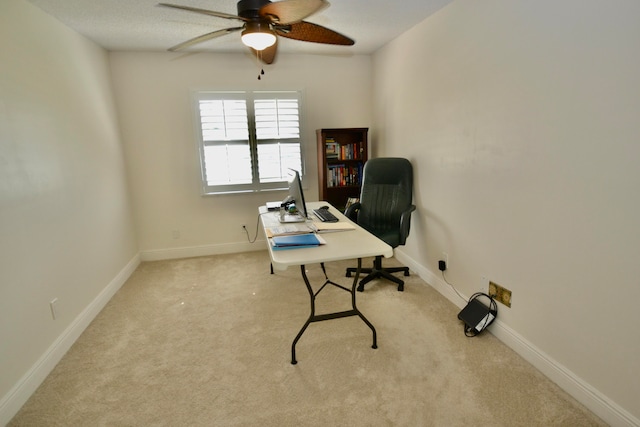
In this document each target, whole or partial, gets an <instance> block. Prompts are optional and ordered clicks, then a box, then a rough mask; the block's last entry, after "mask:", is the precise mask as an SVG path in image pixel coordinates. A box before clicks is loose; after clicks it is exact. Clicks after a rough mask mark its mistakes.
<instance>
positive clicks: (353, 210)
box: [344, 202, 360, 222]
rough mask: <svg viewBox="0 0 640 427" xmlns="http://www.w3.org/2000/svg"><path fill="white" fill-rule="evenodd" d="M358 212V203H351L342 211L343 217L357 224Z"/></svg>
mask: <svg viewBox="0 0 640 427" xmlns="http://www.w3.org/2000/svg"><path fill="white" fill-rule="evenodd" d="M359 210H360V202H356V203H353V204H351V205H350V206H349V207H348V208H347V209H346V210H345V211H344V216H346V217H347V218H349V219H350V220H351V221H353V222H358V211H359Z"/></svg>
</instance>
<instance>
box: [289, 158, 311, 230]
mask: <svg viewBox="0 0 640 427" xmlns="http://www.w3.org/2000/svg"><path fill="white" fill-rule="evenodd" d="M288 182H289V194H288V195H287V198H286V199H285V200H284V201H283V205H285V209H287V208H288V206H289V205H291V204H292V203H293V204H295V205H296V209H298V213H299V215H300V216H301V217H302V218H304V219H307V218H308V217H309V215H308V213H307V205H306V203H305V201H304V192H303V191H302V180H301V179H300V174H299V173H298V171H297V170H294V169H289V176H288Z"/></svg>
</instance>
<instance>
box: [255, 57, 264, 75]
mask: <svg viewBox="0 0 640 427" xmlns="http://www.w3.org/2000/svg"><path fill="white" fill-rule="evenodd" d="M260 61H262V51H261V50H256V63H257V64H258V65H260ZM262 76H264V68H262V67H261V68H260V74H258V80H262Z"/></svg>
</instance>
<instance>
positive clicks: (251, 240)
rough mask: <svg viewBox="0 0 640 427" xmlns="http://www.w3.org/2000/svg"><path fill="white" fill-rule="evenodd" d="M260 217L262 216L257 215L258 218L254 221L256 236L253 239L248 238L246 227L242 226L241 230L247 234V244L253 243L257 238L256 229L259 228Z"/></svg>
mask: <svg viewBox="0 0 640 427" xmlns="http://www.w3.org/2000/svg"><path fill="white" fill-rule="evenodd" d="M260 215H263V214H259V215H258V218H257V219H256V235H255V236H254V237H253V239H252V238H251V237H250V236H249V230H247V226H246V225H243V226H242V228H243V229H244V232H245V233H246V234H247V241H248V242H249V243H255V242H256V239H257V238H258V229H259V227H260Z"/></svg>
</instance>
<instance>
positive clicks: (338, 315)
mask: <svg viewBox="0 0 640 427" xmlns="http://www.w3.org/2000/svg"><path fill="white" fill-rule="evenodd" d="M361 264H362V259H361V258H358V269H357V271H356V274H355V277H354V279H353V285H352V286H351V289H348V288H346V287H344V286H342V285H339V284H337V283H335V282H332V281H331V280H329V278H328V277H327V271H326V270H325V268H324V263H321V264H320V266H321V267H322V271H323V273H324V277H325V279H326V281H325V282H324V284H323V285H322V286H321V287H320V289H318V291H317V292H315V293H314V292H313V289H312V288H311V283H309V278H308V277H307V273H306V271H305V267H304V265H301V266H300V271H301V272H302V278H303V279H304V283H305V285H307V291H309V297H310V299H311V314H310V315H309V318H308V319H307V321H306V322H305V324H304V325H303V326H302V329H300V332H298V335H297V336H296V338H295V339H294V340H293V344H292V345H291V364H292V365H295V364H296V363H298V361H297V360H296V344H297V342H298V340H300V338H301V337H302V334H304V331H305V330H306V329H307V327H308V326H309V325H310V324H311V323H312V322H322V321H324V320H331V319H339V318H342V317H350V316H358V317H360V319H362V321H363V322H364V323H365V324H366V325H367V326H368V327H369V329H371V331H372V332H373V345H372V346H371V348H378V344H377V341H376V328H374V327H373V325H372V324H371V322H369V320H367V318H366V317H364V315H363V314H362V313H360V310H358V308H357V306H356V286H357V284H358V277H359V276H360V267H361ZM327 285H333V286H336V287H338V288H340V289H343V290H345V291H347V292H351V307H352V308H351V310H347V311H339V312H336V313H326V314H319V315H316V296H317V295H318V294H319V293H320V292H321V291H322V290H323V289H324V288H325V287H326V286H327Z"/></svg>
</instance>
